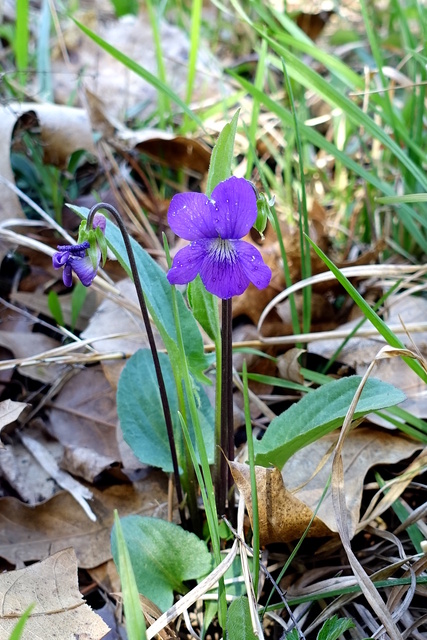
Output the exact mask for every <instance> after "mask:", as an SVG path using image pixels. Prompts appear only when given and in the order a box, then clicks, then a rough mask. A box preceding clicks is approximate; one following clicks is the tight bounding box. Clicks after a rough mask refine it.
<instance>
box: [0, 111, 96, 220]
mask: <svg viewBox="0 0 427 640" xmlns="http://www.w3.org/2000/svg"><path fill="white" fill-rule="evenodd" d="M17 123H18V124H19V125H20V127H21V128H22V129H30V128H33V127H35V126H37V127H38V128H39V130H40V141H41V147H42V149H43V156H44V161H45V162H46V163H49V164H54V165H57V166H58V167H60V168H65V167H66V166H67V163H68V159H69V157H70V155H71V154H72V153H73V152H74V151H77V150H79V149H87V150H88V151H92V152H95V147H94V145H93V142H92V131H91V128H90V122H89V118H88V117H87V115H86V113H85V111H84V110H83V109H76V108H74V107H66V106H63V105H55V104H50V103H47V104H36V103H34V104H33V103H9V104H8V105H3V106H2V105H0V139H1V140H2V141H3V144H2V146H1V151H0V176H1V177H3V178H4V179H6V180H7V181H9V182H10V183H12V184H14V175H13V171H12V167H11V165H10V147H11V142H12V135H13V131H14V129H15V126H16V125H17ZM18 217H22V218H24V217H25V216H24V214H23V212H22V209H21V205H20V203H19V199H18V196H17V195H16V194H15V193H14V192H13V191H12V190H11V189H10V188H9V187H8V186H7V184H5V183H4V182H3V181H0V220H2V219H6V218H18Z"/></svg>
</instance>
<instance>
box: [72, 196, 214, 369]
mask: <svg viewBox="0 0 427 640" xmlns="http://www.w3.org/2000/svg"><path fill="white" fill-rule="evenodd" d="M67 206H68V207H69V208H70V209H72V210H73V211H75V212H76V213H77V214H78V215H79V216H81V217H82V218H87V215H88V213H89V210H88V209H86V208H85V207H76V206H74V205H70V204H69V205H67ZM105 237H106V239H107V244H108V246H109V247H110V249H111V250H112V252H113V253H114V255H115V256H116V257H117V259H118V261H119V262H120V264H121V265H122V267H123V269H124V270H125V271H126V273H127V274H128V275H129V277H130V278H131V277H132V274H131V270H130V265H129V259H128V256H127V253H126V248H125V244H124V242H123V238H122V235H121V233H120V230H119V228H118V227H116V225H115V224H113V223H112V222H111V221H110V220H107V227H106V230H105ZM130 242H131V245H132V249H133V252H134V254H135V261H136V266H137V269H138V273H139V277H140V279H141V284H142V287H143V289H144V295H145V297H146V301H147V307H148V310H149V312H150V315H151V317H152V318H153V321H154V324H155V325H156V327H157V329H158V331H159V333H160V335H161V337H162V340H163V342H164V343H165V346H166V348H167V350H168V352H169V354H171V357H172V358H174V357H175V358H177V359H178V358H179V355H178V347H177V336H176V328H175V320H174V317H173V306H172V287H171V285H170V284H169V281H168V279H167V278H166V274H165V272H164V271H163V269H161V267H159V265H158V264H157V262H155V261H154V260H153V258H151V256H149V255H148V253H147V252H146V251H144V249H142V247H140V246H139V244H138V243H137V242H136V241H135V240H134V239H133V238H131V239H130ZM177 297H178V307H179V314H180V321H181V327H182V334H183V338H184V346H185V353H186V355H187V357H188V364H189V367H190V371H191V373H192V374H193V375H194V376H195V377H196V378H198V379H199V380H204V376H203V371H204V370H205V369H207V367H208V362H207V359H206V356H205V353H204V349H203V340H202V336H201V334H200V331H199V327H198V326H197V322H196V321H195V319H194V317H193V314H192V313H191V311H190V310H189V309H188V307H187V305H186V304H185V302H184V299H183V297H182V295H181V294H180V293H179V292H178V291H177Z"/></svg>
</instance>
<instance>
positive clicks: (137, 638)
mask: <svg viewBox="0 0 427 640" xmlns="http://www.w3.org/2000/svg"><path fill="white" fill-rule="evenodd" d="M114 534H115V536H116V545H117V551H118V570H119V575H120V582H121V584H122V594H123V605H124V610H125V616H126V632H127V636H128V638H129V640H145V639H146V637H147V636H146V627H145V619H144V614H143V613H142V608H141V601H140V598H139V593H138V588H137V586H136V580H135V574H134V572H133V569H132V564H131V560H130V555H129V550H128V548H127V545H126V541H125V538H124V535H123V530H122V525H121V523H120V519H119V516H118V513H117V510H115V511H114Z"/></svg>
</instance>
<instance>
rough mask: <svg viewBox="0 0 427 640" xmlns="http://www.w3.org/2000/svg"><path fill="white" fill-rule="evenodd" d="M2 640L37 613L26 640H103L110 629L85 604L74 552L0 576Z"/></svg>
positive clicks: (29, 624) (64, 553) (28, 629)
mask: <svg viewBox="0 0 427 640" xmlns="http://www.w3.org/2000/svg"><path fill="white" fill-rule="evenodd" d="M0 600H1V608H0V611H1V615H0V640H8V638H9V637H10V634H11V632H12V630H13V628H14V626H15V624H16V623H17V621H18V619H19V617H20V616H21V615H22V614H23V613H24V611H25V610H26V609H27V608H28V607H29V606H30V605H34V609H33V610H32V612H31V615H30V617H29V619H28V621H27V623H26V625H25V630H24V633H23V635H22V640H35V639H36V638H43V640H53V639H54V638H61V640H75V638H82V639H83V638H85V639H86V640H100V639H101V638H103V637H104V636H105V635H106V634H107V633H108V631H109V628H108V626H107V625H106V624H105V622H104V621H103V620H102V618H100V617H99V616H98V615H97V614H96V613H94V611H92V609H91V608H90V607H89V606H88V605H87V604H85V602H84V600H83V597H82V594H81V593H80V591H79V586H78V580H77V558H76V555H75V553H74V549H65V550H64V551H60V552H58V553H56V554H55V555H53V556H51V557H50V558H47V559H46V560H44V561H43V562H39V563H37V564H33V565H31V566H30V567H26V568H25V569H20V570H18V571H9V572H7V573H3V574H2V575H0Z"/></svg>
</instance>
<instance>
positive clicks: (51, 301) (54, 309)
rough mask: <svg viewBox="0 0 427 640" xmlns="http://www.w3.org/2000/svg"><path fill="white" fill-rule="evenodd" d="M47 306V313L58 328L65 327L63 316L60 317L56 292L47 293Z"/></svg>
mask: <svg viewBox="0 0 427 640" xmlns="http://www.w3.org/2000/svg"><path fill="white" fill-rule="evenodd" d="M82 286H83V285H82ZM47 306H48V307H49V311H50V312H51V314H52V317H53V319H54V320H55V322H56V323H57V324H58V325H59V326H60V327H64V326H65V322H64V316H63V315H62V309H61V303H60V301H59V296H58V294H57V293H56V291H49V294H48V296H47Z"/></svg>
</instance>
